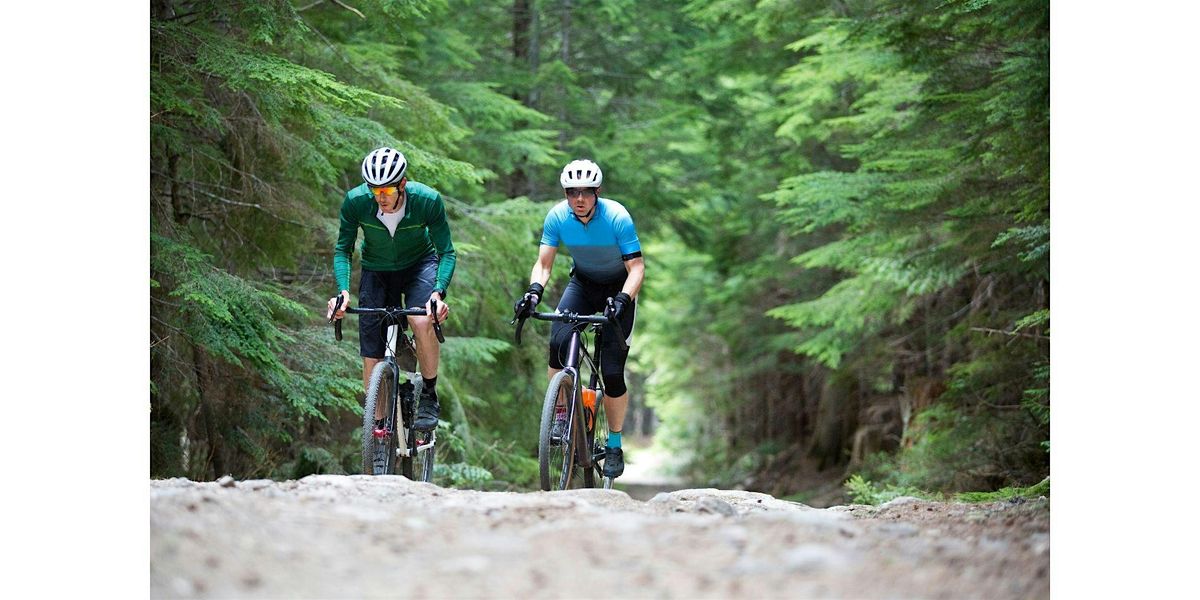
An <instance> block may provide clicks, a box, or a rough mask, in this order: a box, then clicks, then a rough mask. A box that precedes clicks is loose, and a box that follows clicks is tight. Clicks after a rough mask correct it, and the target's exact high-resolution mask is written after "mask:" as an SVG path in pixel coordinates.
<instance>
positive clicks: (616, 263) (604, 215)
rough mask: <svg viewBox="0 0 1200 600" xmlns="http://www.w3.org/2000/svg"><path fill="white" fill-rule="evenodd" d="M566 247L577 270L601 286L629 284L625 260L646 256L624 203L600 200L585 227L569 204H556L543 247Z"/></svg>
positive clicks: (548, 217)
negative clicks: (562, 245) (643, 253)
mask: <svg viewBox="0 0 1200 600" xmlns="http://www.w3.org/2000/svg"><path fill="white" fill-rule="evenodd" d="M560 243H562V244H566V245H567V248H568V249H569V250H570V251H571V258H573V259H574V260H575V271H576V273H577V274H579V275H582V276H583V277H584V278H585V279H588V280H591V281H595V282H597V283H617V282H622V281H625V275H626V271H625V261H626V260H628V259H631V258H636V257H638V256H641V255H642V244H641V242H639V241H638V236H637V230H635V229H634V227H633V218H632V217H630V216H629V211H627V210H625V207H624V206H621V204H620V203H618V202H616V201H613V200H609V199H607V198H600V199H599V200H597V201H596V210H595V212H594V213H593V214H592V218H591V220H589V221H588V224H587V225H584V224H583V223H582V222H581V221H580V220H579V218H578V217H576V216H575V213H574V212H573V211H572V210H571V207H570V206H568V205H567V201H566V200H563V201H562V202H559V203H558V204H556V205H554V208H551V209H550V212H548V213H546V221H545V222H544V223H543V224H542V245H543V246H553V247H555V248H557V247H558V245H559V244H560Z"/></svg>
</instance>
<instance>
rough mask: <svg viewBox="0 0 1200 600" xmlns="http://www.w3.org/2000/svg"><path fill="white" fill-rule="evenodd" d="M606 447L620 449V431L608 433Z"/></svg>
mask: <svg viewBox="0 0 1200 600" xmlns="http://www.w3.org/2000/svg"><path fill="white" fill-rule="evenodd" d="M608 447H609V448H620V447H621V432H620V431H610V432H608Z"/></svg>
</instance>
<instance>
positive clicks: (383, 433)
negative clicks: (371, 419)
mask: <svg viewBox="0 0 1200 600" xmlns="http://www.w3.org/2000/svg"><path fill="white" fill-rule="evenodd" d="M390 434H391V432H390V431H388V430H386V429H376V430H375V431H374V432H372V434H371V435H373V436H375V439H377V440H382V439H385V438H387V436H388V435H390Z"/></svg>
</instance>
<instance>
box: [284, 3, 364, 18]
mask: <svg viewBox="0 0 1200 600" xmlns="http://www.w3.org/2000/svg"><path fill="white" fill-rule="evenodd" d="M329 1H330V2H332V3H334V4H336V5H338V6H340V7H342V8H344V9H346V10H348V11H350V12H352V13H354V14H356V15H358V18H360V19H366V18H367V15H364V14H362V13H361V12H359V11H358V9H356V8H354V7H353V6H350V5H348V4H346V3H344V2H340V1H339V0H329ZM322 2H324V0H317V1H316V2H313V3H311V4H307V5H305V6H302V7H300V8H297V9H296V12H300V11H304V10H308V9H310V8H312V7H314V6H316V5H318V4H321V3H322Z"/></svg>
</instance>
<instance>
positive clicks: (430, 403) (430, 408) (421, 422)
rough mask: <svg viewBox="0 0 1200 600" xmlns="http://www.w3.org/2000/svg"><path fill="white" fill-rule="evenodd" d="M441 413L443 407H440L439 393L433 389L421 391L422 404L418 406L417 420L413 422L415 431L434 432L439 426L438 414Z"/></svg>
mask: <svg viewBox="0 0 1200 600" xmlns="http://www.w3.org/2000/svg"><path fill="white" fill-rule="evenodd" d="M440 412H441V407H440V406H438V398H437V391H435V390H431V389H428V388H426V389H422V390H421V402H420V404H418V405H417V419H416V420H415V421H413V429H416V430H417V431H433V430H434V429H437V426H438V414H439V413H440Z"/></svg>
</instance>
